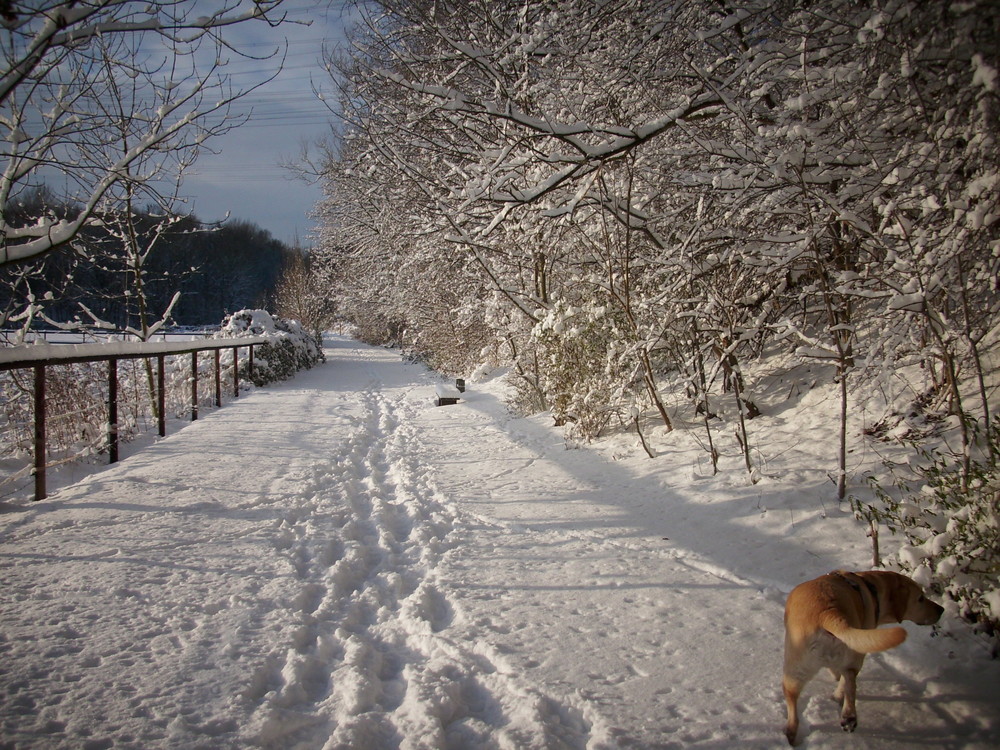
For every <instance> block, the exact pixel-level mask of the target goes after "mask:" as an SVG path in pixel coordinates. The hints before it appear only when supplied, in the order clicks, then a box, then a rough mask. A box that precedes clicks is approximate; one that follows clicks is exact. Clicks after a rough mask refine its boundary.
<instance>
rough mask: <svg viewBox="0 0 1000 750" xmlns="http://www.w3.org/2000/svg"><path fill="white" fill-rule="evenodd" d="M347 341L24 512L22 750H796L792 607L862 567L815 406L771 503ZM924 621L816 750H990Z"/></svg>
mask: <svg viewBox="0 0 1000 750" xmlns="http://www.w3.org/2000/svg"><path fill="white" fill-rule="evenodd" d="M329 346H330V348H329V349H328V351H327V357H328V361H327V363H326V364H324V365H320V366H318V367H316V368H315V369H313V370H310V371H308V372H304V373H301V374H299V375H298V376H297V377H296V378H294V379H293V380H292V381H290V382H288V383H285V384H282V385H278V386H272V387H269V388H268V389H266V390H259V391H256V392H253V393H252V394H250V395H249V396H247V397H244V398H241V399H240V400H239V401H237V402H235V403H233V404H231V405H229V406H227V407H226V408H225V409H222V410H219V411H216V412H212V413H210V414H207V415H205V416H203V418H202V419H201V420H199V421H198V422H196V423H193V424H191V425H189V426H187V427H185V428H184V429H183V430H181V431H180V432H178V433H176V434H173V435H171V436H170V437H168V438H166V439H164V440H161V441H159V442H157V443H156V444H155V445H153V446H151V447H149V448H146V449H144V450H142V451H141V452H138V453H135V454H134V455H132V456H130V457H128V458H127V459H125V460H123V461H122V462H121V463H120V464H119V465H117V466H115V467H113V468H106V469H103V470H100V471H97V472H96V473H94V474H93V475H91V476H90V477H88V478H86V479H84V480H82V481H79V482H78V483H76V484H74V485H71V486H68V487H66V488H64V489H62V490H61V491H59V492H58V493H55V494H54V495H53V496H52V497H51V498H50V499H49V500H47V501H44V502H42V503H34V504H31V503H27V502H24V503H22V502H20V501H17V502H8V503H6V504H4V505H0V510H2V513H0V534H2V535H0V552H2V558H0V602H2V605H0V606H2V610H0V611H2V632H0V653H2V662H0V664H2V666H0V743H3V744H4V746H14V747H21V746H24V747H46V748H49V747H65V748H80V747H84V748H119V747H134V748H158V747H176V748H196V747H203V748H239V747H253V746H263V747H273V748H331V749H332V748H393V747H413V748H480V747H481V748H539V749H541V748H612V747H645V748H651V747H663V748H687V747H705V748H709V747H711V748H721V747H740V748H775V747H781V746H782V744H783V743H784V738H783V736H782V733H781V727H782V724H783V721H784V719H783V706H782V704H781V700H780V686H779V681H780V662H781V648H782V623H781V619H782V602H783V599H784V596H785V594H786V593H787V592H788V591H789V590H790V589H791V587H792V586H793V585H795V584H796V583H797V582H799V581H800V580H803V579H805V578H810V577H813V576H815V575H819V574H822V573H825V572H827V571H829V570H832V569H834V568H838V567H849V568H857V567H864V566H865V564H866V561H867V560H868V557H869V552H868V545H867V540H866V539H865V538H864V535H863V532H862V530H861V529H860V528H859V527H858V526H857V525H856V524H855V522H854V521H853V520H852V519H851V517H850V516H849V515H848V514H845V513H841V512H840V511H839V510H838V509H837V508H836V503H833V504H832V505H831V503H830V502H829V501H827V502H826V503H825V504H824V502H823V498H828V497H829V496H830V494H831V487H832V485H830V484H829V482H828V480H827V478H826V476H825V471H827V470H828V469H829V467H830V466H831V465H832V463H833V462H832V461H831V460H830V458H829V456H828V455H826V453H825V451H826V446H827V445H828V444H829V441H827V440H825V439H823V437H824V436H823V435H822V434H821V431H822V429H823V428H822V426H821V425H823V424H829V422H828V421H826V422H824V421H823V420H821V419H818V418H817V419H816V420H815V421H814V422H810V421H809V420H808V419H807V418H806V415H808V414H810V413H813V412H815V411H817V410H822V409H825V408H828V407H827V406H826V405H824V404H823V403H819V401H820V399H821V396H820V394H819V393H818V392H817V393H816V394H815V395H813V394H807V396H805V397H804V398H803V399H802V401H801V402H800V403H799V404H798V405H797V406H796V407H795V408H791V407H789V408H786V409H785V410H784V411H780V410H777V409H775V410H772V412H771V413H770V416H765V417H764V418H766V419H770V420H772V422H771V425H770V431H771V434H772V435H780V436H782V437H780V438H779V439H778V440H777V442H774V443H773V444H772V445H769V446H768V453H769V456H770V458H771V461H770V462H769V464H768V466H767V468H766V471H765V472H764V473H765V478H764V479H763V481H762V482H760V483H759V484H757V485H755V486H751V485H749V484H748V483H746V482H745V481H744V476H745V475H743V474H742V473H741V472H740V471H739V470H738V468H731V469H728V468H727V470H726V471H725V472H724V473H722V474H720V475H719V476H716V477H710V476H708V475H707V474H708V472H706V471H704V466H703V465H704V464H705V463H706V462H705V461H704V460H701V461H699V454H698V453H697V449H696V446H695V445H694V443H693V442H692V444H691V445H690V446H689V445H688V443H687V439H686V438H684V437H683V436H680V435H678V434H676V433H675V435H674V436H670V437H667V436H664V435H660V436H654V437H655V438H656V439H657V445H658V449H659V451H660V453H661V455H660V456H659V457H658V458H657V459H655V460H650V459H648V458H646V456H645V454H644V453H643V452H642V450H641V448H639V447H638V445H637V444H636V442H635V438H634V436H631V437H628V438H623V439H621V440H611V441H607V442H604V443H602V444H600V445H599V446H597V447H588V448H580V449H577V450H567V449H566V447H565V444H564V442H563V439H562V437H561V434H560V433H559V432H558V431H557V430H554V429H553V428H551V427H550V426H549V425H548V424H547V423H546V421H545V420H544V419H542V418H537V419H512V418H511V417H510V416H509V415H507V413H506V410H505V409H504V407H503V405H502V402H501V401H500V400H499V399H498V398H497V393H498V392H499V390H500V388H501V386H500V384H499V383H497V382H489V383H483V384H480V385H476V384H472V390H471V391H470V392H468V393H467V394H466V398H465V399H464V400H463V401H462V402H461V403H459V404H458V405H456V406H449V407H440V408H436V407H433V406H432V405H431V404H432V399H433V394H434V384H435V383H436V382H439V381H438V379H437V378H436V377H435V376H433V375H432V374H430V373H428V372H426V370H424V369H423V368H422V367H420V366H417V365H404V364H402V363H401V361H400V359H399V357H398V355H396V354H395V353H392V352H387V351H384V350H381V349H375V348H370V347H365V346H362V345H359V344H356V343H354V342H351V341H348V340H345V339H332V340H331V341H330V342H329ZM810 398H813V399H814V401H815V402H813V403H810ZM729 460H731V461H732V463H733V467H737V466H738V461H739V459H738V457H736V456H735V455H733V456H731V457H730V458H729ZM824 505H825V507H824ZM907 628H908V630H909V632H910V634H911V635H910V639H909V640H908V641H907V642H906V643H905V644H904V645H903V646H902V647H901V648H899V649H897V650H895V651H892V652H888V653H886V654H882V655H877V656H875V657H873V658H870V659H869V662H868V664H867V665H866V669H865V672H864V673H863V674H862V678H861V681H860V685H861V687H860V698H859V713H860V728H859V730H858V733H857V734H855V735H854V736H852V737H850V738H848V737H846V736H845V735H843V733H842V732H841V731H840V728H839V720H838V716H837V711H836V709H835V708H834V706H833V704H832V703H831V702H830V701H828V700H826V697H825V693H827V692H828V691H829V690H830V689H832V687H831V686H832V683H831V682H830V680H829V679H828V678H826V677H821V678H819V679H817V680H816V681H814V682H813V683H812V684H811V685H810V687H809V688H808V689H807V701H806V705H805V709H804V714H805V716H804V721H803V731H802V735H803V736H804V737H805V739H804V742H803V746H805V747H811V748H828V747H829V748H832V747H838V748H839V747H845V746H851V747H858V748H899V749H900V750H902V749H903V748H912V747H914V746H923V747H929V746H933V747H943V748H956V749H957V748H984V749H985V748H992V747H995V746H997V744H998V742H1000V698H998V693H997V687H998V685H1000V668H998V666H1000V665H998V664H997V663H995V662H990V661H988V660H987V659H986V657H985V649H984V647H983V646H982V644H980V643H977V642H975V641H972V640H970V639H966V638H961V639H955V638H951V637H938V638H931V635H930V631H929V630H928V629H926V628H918V627H916V626H910V625H908V626H907ZM952 629H954V630H955V631H956V632H961V630H962V627H961V626H960V625H955V624H954V623H952Z"/></svg>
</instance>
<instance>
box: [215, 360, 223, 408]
mask: <svg viewBox="0 0 1000 750" xmlns="http://www.w3.org/2000/svg"><path fill="white" fill-rule="evenodd" d="M214 351H215V405H216V407H220V406H222V363H221V362H220V357H219V350H218V349H215V350H214Z"/></svg>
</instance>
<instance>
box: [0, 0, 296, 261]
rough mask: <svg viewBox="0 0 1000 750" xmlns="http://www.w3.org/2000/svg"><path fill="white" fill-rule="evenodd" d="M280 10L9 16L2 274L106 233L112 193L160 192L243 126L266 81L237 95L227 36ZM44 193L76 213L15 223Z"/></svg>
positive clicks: (50, 7) (78, 10) (267, 6)
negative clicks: (105, 206)
mask: <svg viewBox="0 0 1000 750" xmlns="http://www.w3.org/2000/svg"><path fill="white" fill-rule="evenodd" d="M282 2H283V0H254V2H247V1H246V0H227V1H226V2H224V3H223V4H222V7H221V9H219V10H215V11H213V12H211V13H210V14H209V15H203V14H204V12H205V11H204V9H203V8H200V7H196V6H195V5H194V4H192V3H178V2H173V1H172V0H154V1H153V2H145V1H143V2H138V1H134V0H95V2H91V3H85V4H83V3H75V2H68V1H63V2H52V1H51V0H49V1H47V2H45V1H43V2H40V3H27V2H12V3H10V4H9V8H7V6H6V5H5V6H4V9H5V12H4V15H5V22H4V24H3V25H2V30H0V39H2V43H0V50H2V53H0V54H2V56H3V60H2V70H3V72H2V75H0V144H2V145H0V149H2V150H0V265H3V264H7V263H12V262H18V261H24V260H26V259H29V258H33V257H37V256H39V255H42V254H44V253H47V252H49V251H50V250H52V249H53V248H57V247H60V246H62V245H65V244H67V243H71V242H72V241H73V240H74V238H75V237H76V236H77V235H78V234H79V233H80V231H81V230H82V229H83V228H84V227H86V226H88V225H92V224H95V223H99V222H100V218H99V214H100V213H101V211H102V203H103V202H105V201H106V199H107V198H108V197H109V194H110V193H111V191H112V188H113V187H114V186H115V185H118V184H120V183H121V182H122V181H127V182H130V183H132V184H133V186H134V187H133V190H135V189H139V188H138V186H141V189H142V190H144V191H147V192H149V193H152V192H155V191H156V185H157V181H158V180H161V179H163V177H164V176H166V175H169V174H171V173H173V174H178V173H180V172H183V169H184V168H185V166H186V165H188V164H190V163H191V161H193V159H195V158H197V154H198V153H199V151H200V150H202V149H204V148H205V147H206V146H205V144H206V142H207V141H208V140H209V139H210V138H212V137H214V136H218V135H221V134H223V133H225V132H227V131H228V130H230V129H231V128H233V127H236V126H237V125H239V124H241V123H242V122H243V120H244V118H245V116H244V115H240V114H239V113H237V112H236V111H235V110H234V105H235V104H236V102H238V101H239V100H240V99H241V98H242V97H244V96H245V95H246V94H248V93H249V92H251V91H253V90H254V89H255V88H257V87H259V86H260V85H263V84H264V83H266V82H267V81H266V80H265V81H262V82H261V83H259V84H257V85H256V86H252V87H248V88H237V87H235V86H233V84H232V82H231V80H230V79H229V78H228V77H227V75H226V64H227V61H228V60H229V59H230V57H231V56H237V57H238V56H240V55H242V53H241V52H240V51H239V49H238V47H237V46H234V44H233V43H232V42H231V41H229V40H228V39H227V38H226V35H225V31H226V29H229V28H231V27H233V26H236V25H239V24H245V23H247V22H262V23H267V24H270V25H276V24H278V23H281V22H282V21H283V20H284V19H283V17H281V16H280V15H279V6H280V5H281V3H282ZM275 52H277V50H276V51H275ZM268 57H273V55H271V56H268ZM276 67H278V66H276ZM267 80H270V78H268V79H267ZM123 95H124V96H126V100H125V102H124V103H125V104H126V105H127V106H120V105H122V104H123V100H122V96H123ZM111 154H114V155H113V157H112V156H111ZM151 157H152V158H151ZM43 183H44V184H49V185H59V186H65V187H64V190H65V194H64V195H62V196H60V197H61V198H62V199H63V200H64V201H65V202H66V203H67V204H69V203H72V204H75V205H76V206H77V210H76V211H74V212H73V213H72V214H71V215H68V216H53V215H46V214H43V215H39V216H36V217H32V220H31V221H27V222H21V223H18V224H16V225H12V224H10V223H8V218H7V208H8V206H9V205H11V204H12V202H15V201H16V200H17V197H18V195H19V194H20V193H21V192H23V191H24V190H26V189H29V188H31V187H33V186H37V185H39V184H43Z"/></svg>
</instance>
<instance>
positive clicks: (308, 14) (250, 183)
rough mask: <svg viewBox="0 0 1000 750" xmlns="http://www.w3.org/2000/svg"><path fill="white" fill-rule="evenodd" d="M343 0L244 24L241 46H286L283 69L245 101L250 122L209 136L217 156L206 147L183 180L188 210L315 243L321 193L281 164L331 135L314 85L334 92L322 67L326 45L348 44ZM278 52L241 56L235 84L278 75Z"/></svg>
mask: <svg viewBox="0 0 1000 750" xmlns="http://www.w3.org/2000/svg"><path fill="white" fill-rule="evenodd" d="M342 5H343V4H342V2H341V0H332V1H331V0H286V2H285V3H283V4H282V6H281V7H282V9H284V10H286V12H287V13H288V17H289V19H290V20H292V21H297V22H304V21H311V24H310V25H309V26H305V25H300V24H294V23H288V24H282V25H281V26H279V27H277V28H275V29H269V28H267V27H266V26H265V25H264V24H251V25H245V26H244V27H241V28H240V30H239V34H240V36H241V39H239V40H237V39H236V38H235V37H234V41H238V42H239V44H240V49H245V50H246V51H248V52H250V53H251V54H254V55H266V54H268V53H269V52H271V51H273V50H275V49H276V48H278V47H281V48H282V49H283V48H284V43H285V40H286V39H287V40H288V51H287V55H286V56H285V62H284V67H283V69H282V72H281V73H280V75H279V76H278V77H277V78H276V79H275V80H273V81H271V82H270V83H268V84H267V85H266V86H264V87H262V88H260V89H258V90H257V91H255V92H253V93H252V94H251V95H249V96H248V97H247V98H246V99H244V100H242V102H241V104H240V108H241V110H242V111H249V110H252V116H251V119H250V121H249V122H247V123H246V124H245V125H242V126H241V127H239V128H237V129H235V130H233V131H231V132H230V133H228V134H227V135H225V136H222V137H220V138H217V139H214V140H212V141H210V142H209V144H208V145H209V146H210V147H211V148H212V149H213V150H215V151H218V152H219V153H218V154H210V153H205V154H204V155H203V156H201V157H200V158H199V159H198V161H197V162H196V163H195V165H194V168H193V169H192V170H191V173H190V174H189V176H188V177H187V178H186V179H185V181H184V184H183V186H182V190H181V194H182V195H183V196H184V197H185V198H186V199H187V206H186V209H187V210H188V211H190V212H192V213H194V214H195V215H196V216H197V217H198V218H200V219H201V220H203V221H219V220H221V219H223V218H224V217H225V216H226V214H227V213H228V214H229V215H230V218H232V219H245V220H248V221H252V222H253V223H255V224H257V225H258V226H260V227H262V228H264V229H267V230H268V231H269V232H271V234H273V235H274V236H275V237H276V238H277V239H279V240H282V241H283V242H287V243H289V244H291V243H293V242H294V241H295V240H296V239H298V241H299V243H300V244H301V245H302V246H308V245H309V244H311V242H310V238H309V234H310V231H311V230H312V228H313V221H312V220H311V219H310V218H309V217H308V214H309V213H310V212H311V210H312V209H313V206H314V205H315V204H316V202H317V201H318V200H319V199H320V197H321V195H322V193H321V191H320V188H319V187H318V186H316V185H309V184H307V183H305V182H304V181H302V180H300V179H295V178H293V177H292V176H291V173H290V172H289V170H287V169H285V168H283V167H282V166H281V164H282V163H287V162H289V161H296V160H298V159H299V156H300V154H301V152H302V149H303V147H304V146H306V145H308V144H312V143H315V142H316V140H317V139H328V138H329V136H330V133H331V122H332V118H331V116H330V113H329V110H328V109H327V108H326V105H325V104H324V103H323V102H322V101H321V100H320V99H319V98H318V97H317V96H316V93H315V89H317V88H318V89H320V90H321V91H325V92H326V93H327V94H331V98H332V83H331V80H330V77H329V74H328V73H327V72H326V70H325V69H324V67H323V63H322V59H323V54H324V50H332V49H334V48H336V47H337V46H338V45H341V44H343V42H344V37H343V32H344V18H343V11H342V10H341V8H342ZM279 58H280V55H279V56H278V57H275V58H273V59H271V60H239V59H236V58H234V59H233V61H232V62H231V64H230V66H229V68H230V72H231V74H232V76H233V82H234V84H235V85H237V86H249V85H253V84H255V83H258V82H260V81H262V80H264V79H266V78H267V77H268V76H269V75H271V74H273V72H274V70H275V68H276V67H277V66H278V64H279Z"/></svg>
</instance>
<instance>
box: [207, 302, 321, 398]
mask: <svg viewBox="0 0 1000 750" xmlns="http://www.w3.org/2000/svg"><path fill="white" fill-rule="evenodd" d="M241 336H266V337H268V338H269V339H271V341H269V342H268V343H266V344H262V345H260V346H259V347H257V351H256V355H255V357H254V368H253V374H252V376H251V380H252V382H253V384H254V385H257V386H262V385H267V384H268V383H274V382H277V381H279V380H286V379H288V378H290V377H292V375H294V374H295V373H296V372H298V371H299V370H308V369H309V368H311V367H313V366H314V365H316V364H317V363H319V362H323V361H324V359H325V358H324V356H323V348H322V346H321V343H320V342H319V341H317V340H316V337H315V336H314V335H313V334H311V333H309V332H308V331H307V330H306V329H305V328H304V327H303V326H302V325H301V324H300V323H299V322H298V321H295V320H283V319H281V318H276V317H274V316H272V315H271V314H270V313H268V312H266V311H264V310H240V311H239V312H235V313H233V314H232V315H230V316H229V317H228V318H227V319H226V321H225V322H224V323H223V325H222V329H221V330H220V331H219V337H221V338H239V337H241Z"/></svg>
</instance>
